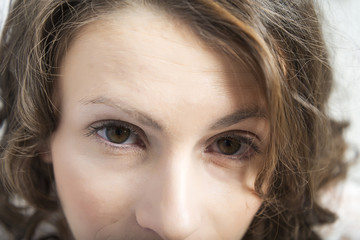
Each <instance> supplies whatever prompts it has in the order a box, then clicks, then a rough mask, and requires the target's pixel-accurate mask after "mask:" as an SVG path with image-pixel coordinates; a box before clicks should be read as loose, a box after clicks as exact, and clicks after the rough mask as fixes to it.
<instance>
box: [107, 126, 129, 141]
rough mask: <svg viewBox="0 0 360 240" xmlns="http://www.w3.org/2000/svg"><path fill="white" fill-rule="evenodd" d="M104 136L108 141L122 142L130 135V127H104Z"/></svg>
mask: <svg viewBox="0 0 360 240" xmlns="http://www.w3.org/2000/svg"><path fill="white" fill-rule="evenodd" d="M106 137H107V138H108V139H109V141H110V142H113V143H118V144H120V143H123V142H125V141H126V140H128V139H129V137H130V129H128V128H123V127H108V128H107V129H106Z"/></svg>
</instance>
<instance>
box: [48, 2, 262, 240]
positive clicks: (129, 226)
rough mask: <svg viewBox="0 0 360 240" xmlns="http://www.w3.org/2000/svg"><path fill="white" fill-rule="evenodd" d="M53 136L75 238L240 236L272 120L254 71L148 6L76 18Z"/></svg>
mask: <svg viewBox="0 0 360 240" xmlns="http://www.w3.org/2000/svg"><path fill="white" fill-rule="evenodd" d="M58 91H59V94H58V95H59V100H60V105H61V106H60V109H61V119H60V123H59V126H58V129H57V130H56V132H55V133H54V134H53V137H52V140H51V156H50V158H49V159H50V161H52V163H53V167H54V172H55V179H56V186H57V191H58V195H59V198H60V201H61V205H62V208H63V210H64V213H65V216H66V219H67V221H68V223H69V226H70V228H71V230H72V232H73V234H74V236H75V238H76V239H83V240H89V239H124V240H128V239H137V240H142V239H152V240H154V239H176V240H180V239H187V240H192V239H195V240H199V239H227V240H228V239H240V238H241V237H242V236H243V235H244V233H245V232H246V230H247V228H248V226H249V224H250V222H251V220H252V218H253V217H254V215H255V213H256V211H257V210H258V209H259V206H260V205H261V200H260V198H259V197H258V196H257V194H256V193H255V192H254V180H255V177H256V174H257V170H258V169H259V166H260V165H261V164H262V163H263V162H264V161H265V160H266V156H265V155H264V153H265V149H266V145H267V144H266V142H267V136H268V128H269V127H268V120H267V118H266V115H267V114H266V109H265V103H264V101H263V98H262V97H261V93H260V92H261V91H260V89H259V87H258V86H257V85H256V83H255V79H254V77H253V75H252V74H251V73H250V72H249V71H247V70H246V68H244V67H243V68H242V67H239V66H235V65H234V64H232V62H231V61H230V60H229V59H226V58H225V57H222V56H220V55H218V54H216V53H215V52H214V50H213V49H211V48H210V47H207V46H205V45H204V44H203V43H202V42H201V41H200V39H199V38H197V37H196V36H195V35H194V34H193V33H192V32H191V31H190V30H189V29H188V28H187V26H186V25H184V24H183V23H179V22H175V21H174V20H170V19H168V18H167V17H165V16H164V15H162V14H160V13H158V12H157V13H155V12H154V11H150V10H146V9H141V8H138V9H132V11H126V12H125V11H124V12H121V13H120V12H119V13H118V14H114V15H112V16H111V17H110V16H109V17H108V18H107V19H106V20H105V19H103V20H98V21H97V22H94V23H91V24H89V25H88V26H87V27H86V28H85V29H83V30H82V31H81V32H80V33H79V35H78V36H77V37H76V39H75V40H74V41H73V42H72V44H71V46H70V48H69V50H68V52H67V54H66V56H65V57H64V59H63V62H62V65H61V71H60V77H59V84H58Z"/></svg>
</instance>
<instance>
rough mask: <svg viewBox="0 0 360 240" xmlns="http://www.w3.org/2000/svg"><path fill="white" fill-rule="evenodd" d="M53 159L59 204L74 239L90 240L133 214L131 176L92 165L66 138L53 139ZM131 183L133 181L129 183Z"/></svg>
mask: <svg viewBox="0 0 360 240" xmlns="http://www.w3.org/2000/svg"><path fill="white" fill-rule="evenodd" d="M52 146H53V147H52V161H53V166H54V173H55V179H56V187H57V192H58V196H59V198H60V202H61V206H62V208H63V211H64V213H65V216H66V219H67V221H68V223H69V225H70V228H71V230H72V232H73V234H74V235H75V237H76V238H77V239H93V238H94V236H96V234H97V232H98V231H99V230H100V229H101V228H103V227H104V226H106V225H109V224H111V223H113V222H114V221H118V222H124V224H123V225H126V221H127V220H126V219H130V218H131V216H132V215H133V213H132V212H133V210H132V209H133V208H132V204H133V202H134V201H133V199H134V192H133V190H132V189H133V188H130V186H133V185H132V184H133V183H134V181H133V179H132V178H131V177H130V176H127V177H119V175H118V176H113V175H111V174H109V172H108V171H106V170H105V169H102V168H100V167H98V165H93V164H91V163H90V162H92V161H94V159H89V157H88V156H87V155H84V154H82V152H81V153H80V152H78V150H77V149H76V148H75V147H73V146H76V145H75V144H71V142H69V141H67V142H66V141H61V139H60V138H59V139H57V138H56V137H55V138H54V141H53V145H52ZM130 183H132V184H130Z"/></svg>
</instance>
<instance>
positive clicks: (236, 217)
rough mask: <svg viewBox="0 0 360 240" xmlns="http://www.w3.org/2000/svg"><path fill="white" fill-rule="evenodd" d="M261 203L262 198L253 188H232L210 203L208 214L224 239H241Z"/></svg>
mask: <svg viewBox="0 0 360 240" xmlns="http://www.w3.org/2000/svg"><path fill="white" fill-rule="evenodd" d="M224 188H226V187H224ZM224 188H223V189H224ZM261 203H262V200H261V199H260V198H259V197H258V196H257V195H256V194H255V193H253V191H252V190H249V189H248V188H242V187H238V188H236V189H235V188H232V189H230V190H229V191H224V192H222V195H220V196H218V197H217V199H216V200H215V201H214V202H212V203H211V204H210V207H208V209H209V210H208V212H209V214H208V215H209V217H210V218H211V219H212V226H213V227H214V229H216V230H217V232H218V233H219V235H220V236H222V237H223V238H224V239H240V238H241V236H243V235H244V234H245V233H246V231H247V230H248V227H249V225H250V223H251V221H252V219H253V218H254V216H255V214H256V212H257V211H258V209H259V208H260V205H261Z"/></svg>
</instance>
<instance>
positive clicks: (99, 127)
mask: <svg viewBox="0 0 360 240" xmlns="http://www.w3.org/2000/svg"><path fill="white" fill-rule="evenodd" d="M94 125H95V126H94ZM114 126H116V127H125V128H128V129H130V131H131V133H132V134H135V135H137V136H141V135H142V134H141V133H140V132H139V130H138V129H136V127H134V126H133V125H132V124H130V123H126V122H123V121H118V120H104V121H100V122H97V123H93V124H92V125H90V126H89V127H88V131H87V133H86V134H85V135H86V136H91V135H94V134H96V133H97V132H98V131H99V130H102V129H104V128H106V127H114Z"/></svg>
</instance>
